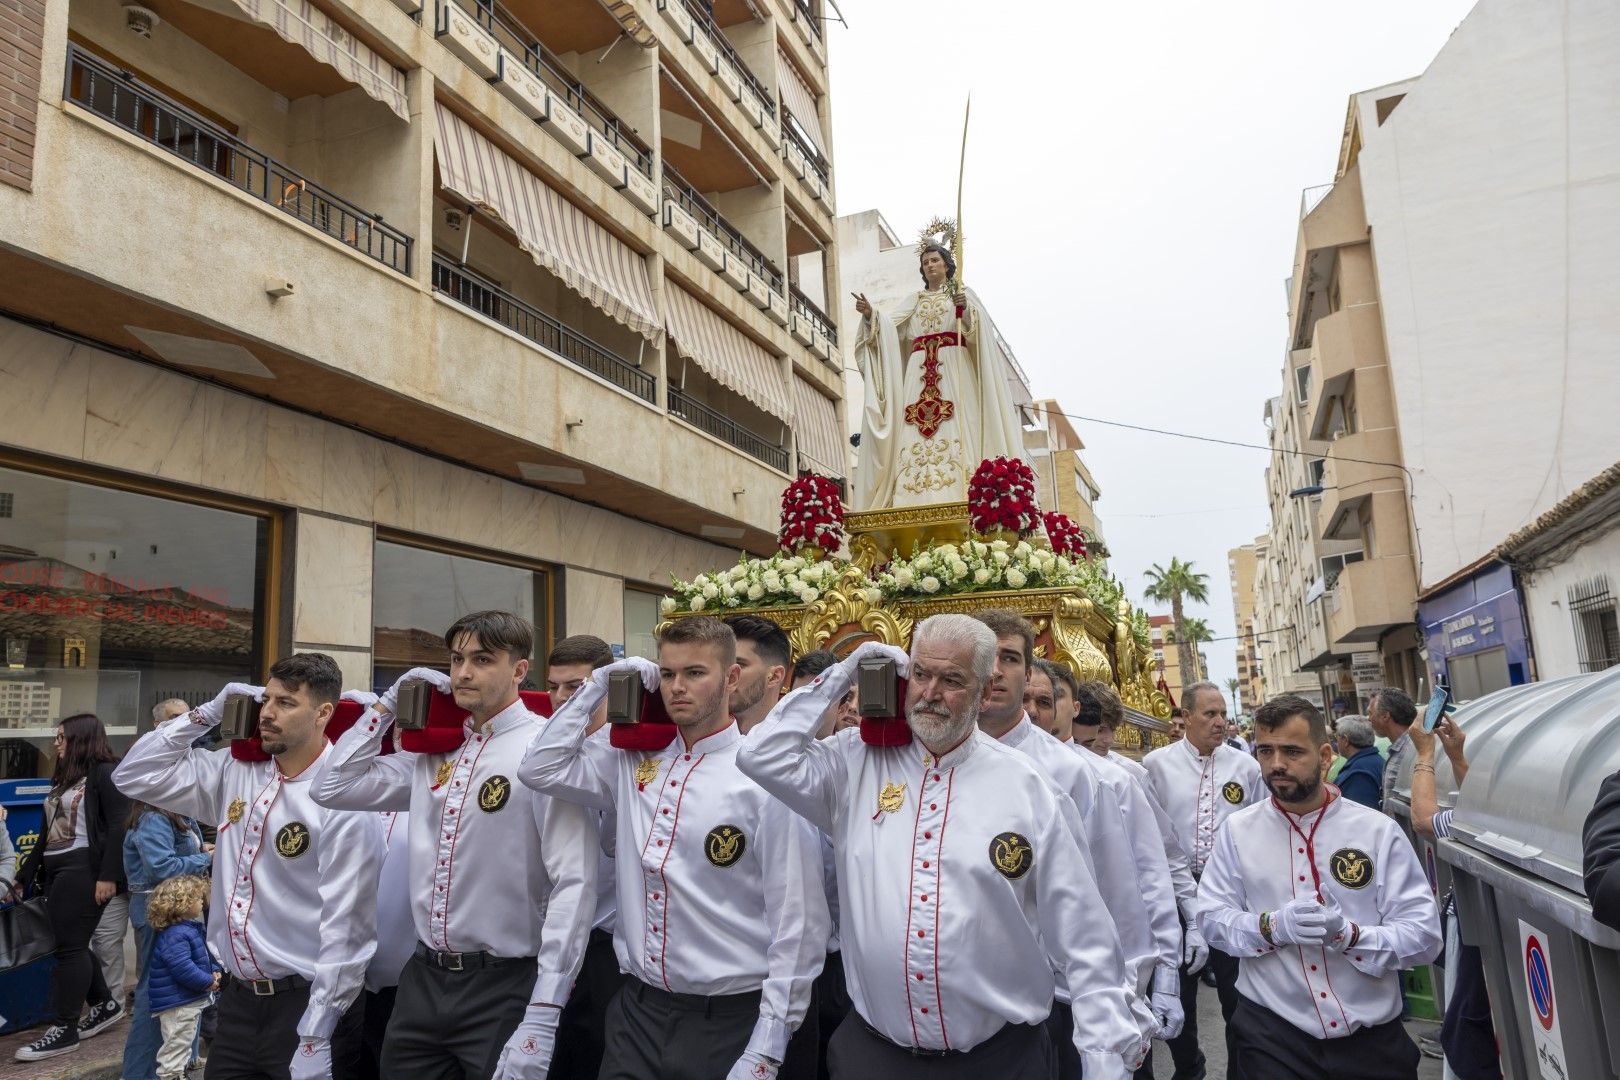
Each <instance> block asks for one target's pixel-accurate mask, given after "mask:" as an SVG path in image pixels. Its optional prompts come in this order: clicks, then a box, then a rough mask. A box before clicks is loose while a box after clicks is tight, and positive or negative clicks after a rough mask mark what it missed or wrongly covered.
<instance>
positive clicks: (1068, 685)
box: [1032, 657, 1080, 743]
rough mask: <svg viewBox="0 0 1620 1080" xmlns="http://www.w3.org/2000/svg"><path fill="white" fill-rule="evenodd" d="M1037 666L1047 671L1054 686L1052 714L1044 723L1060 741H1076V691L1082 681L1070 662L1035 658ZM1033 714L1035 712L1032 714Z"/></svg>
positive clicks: (1048, 679)
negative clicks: (1071, 668)
mask: <svg viewBox="0 0 1620 1080" xmlns="http://www.w3.org/2000/svg"><path fill="white" fill-rule="evenodd" d="M1035 667H1036V669H1038V670H1039V671H1042V672H1044V673H1045V675H1046V678H1047V681H1048V682H1049V683H1050V684H1051V687H1052V710H1051V712H1052V715H1051V717H1050V718H1048V719H1047V720H1045V721H1044V723H1043V724H1042V726H1043V727H1045V728H1046V730H1047V731H1050V732H1051V733H1052V737H1053V738H1054V739H1056V740H1057V741H1058V742H1060V743H1069V742H1073V741H1074V713H1075V703H1074V697H1075V691H1076V689H1077V688H1078V687H1079V685H1080V682H1079V680H1078V679H1076V678H1075V677H1074V672H1073V671H1071V670H1070V669H1069V665H1068V664H1055V663H1053V662H1052V661H1050V660H1045V659H1041V658H1039V657H1037V658H1036V660H1035ZM1032 715H1033V714H1032Z"/></svg>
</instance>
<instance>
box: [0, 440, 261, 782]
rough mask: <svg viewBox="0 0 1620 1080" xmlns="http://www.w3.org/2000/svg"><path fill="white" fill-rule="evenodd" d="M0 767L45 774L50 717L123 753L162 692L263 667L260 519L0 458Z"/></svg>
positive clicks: (209, 687)
mask: <svg viewBox="0 0 1620 1080" xmlns="http://www.w3.org/2000/svg"><path fill="white" fill-rule="evenodd" d="M0 487H3V488H5V489H6V491H8V492H9V493H11V494H12V495H13V496H14V497H15V501H16V502H17V503H20V504H21V505H23V506H24V507H26V508H27V513H25V514H23V515H21V516H19V517H15V518H12V519H10V520H8V521H7V522H6V524H5V528H4V530H3V531H0V640H3V642H4V649H5V653H4V660H5V666H4V668H0V775H4V776H7V777H34V776H41V775H48V774H49V772H50V768H49V766H50V764H51V763H50V762H47V761H46V760H45V756H46V755H47V754H48V753H49V752H50V749H51V744H52V738H53V737H54V735H55V732H56V725H57V723H59V722H60V721H61V720H62V719H63V718H65V717H68V716H72V715H74V714H75V713H84V712H93V713H95V714H96V715H97V716H99V717H101V719H102V722H103V723H104V724H106V726H107V730H108V734H109V736H110V737H111V741H112V744H113V749H114V750H115V751H117V752H118V753H123V752H124V751H126V750H128V749H129V746H130V744H131V743H132V742H133V741H134V737H135V735H136V734H137V733H138V732H140V731H144V730H146V729H148V728H150V727H151V723H152V706H154V705H156V704H157V703H158V702H160V701H164V700H166V699H168V698H180V699H182V700H184V701H186V702H187V703H189V704H192V705H197V704H200V703H202V702H204V701H207V700H209V699H211V698H212V697H213V696H214V695H215V694H216V693H218V692H219V688H220V687H221V686H223V685H224V684H225V683H227V682H230V681H231V680H233V679H234V680H243V681H249V682H254V681H257V678H258V676H259V675H260V674H262V671H263V667H264V642H265V639H266V627H265V625H264V612H266V611H267V610H269V606H268V605H267V604H266V602H265V590H266V580H267V574H266V570H267V567H266V562H267V559H268V553H269V550H270V535H271V530H272V527H273V522H272V520H271V518H270V517H269V515H267V514H263V515H261V514H256V513H252V512H248V511H236V510H227V509H220V508H217V507H214V506H202V505H198V504H196V503H192V502H184V501H180V500H177V499H171V498H162V497H159V496H155V495H146V494H138V493H136V492H132V491H124V490H121V489H118V488H114V487H104V486H102V485H100V484H98V483H94V482H91V481H89V480H77V479H64V478H61V477H56V476H45V475H41V474H36V473H29V472H23V471H21V470H17V469H11V468H5V467H0Z"/></svg>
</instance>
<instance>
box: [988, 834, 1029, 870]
mask: <svg viewBox="0 0 1620 1080" xmlns="http://www.w3.org/2000/svg"><path fill="white" fill-rule="evenodd" d="M990 865H991V866H993V867H995V868H996V873H998V874H1000V875H1001V876H1002V877H1006V878H1011V879H1012V880H1014V881H1017V880H1018V879H1019V878H1021V877H1023V876H1024V875H1025V874H1027V873H1029V868H1030V867H1032V866H1034V865H1035V849H1034V848H1033V847H1031V846H1030V843H1029V841H1028V840H1025V839H1024V837H1023V836H1022V835H1021V834H1019V833H1015V832H1004V833H998V834H997V835H996V836H995V837H994V838H992V839H991V841H990Z"/></svg>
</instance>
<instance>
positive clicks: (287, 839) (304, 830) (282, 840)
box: [276, 821, 309, 859]
mask: <svg viewBox="0 0 1620 1080" xmlns="http://www.w3.org/2000/svg"><path fill="white" fill-rule="evenodd" d="M308 850H309V826H307V825H305V824H304V823H303V822H302V821H289V822H287V824H285V825H283V826H282V827H281V831H280V832H278V833H276V854H277V855H280V856H281V857H282V858H283V859H296V858H298V856H300V855H302V854H303V853H304V852H306V851H308Z"/></svg>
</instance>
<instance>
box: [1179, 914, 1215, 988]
mask: <svg viewBox="0 0 1620 1080" xmlns="http://www.w3.org/2000/svg"><path fill="white" fill-rule="evenodd" d="M1181 963H1182V965H1183V966H1184V967H1185V968H1186V969H1187V974H1189V975H1196V974H1198V973H1199V972H1200V971H1202V970H1204V965H1205V964H1207V963H1209V945H1208V944H1206V943H1205V941H1204V935H1203V934H1201V933H1199V932H1198V927H1196V926H1194V925H1193V924H1192V923H1188V924H1187V926H1186V931H1185V935H1184V936H1183V937H1182V939H1181Z"/></svg>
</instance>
